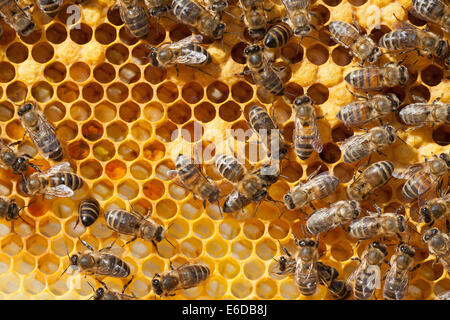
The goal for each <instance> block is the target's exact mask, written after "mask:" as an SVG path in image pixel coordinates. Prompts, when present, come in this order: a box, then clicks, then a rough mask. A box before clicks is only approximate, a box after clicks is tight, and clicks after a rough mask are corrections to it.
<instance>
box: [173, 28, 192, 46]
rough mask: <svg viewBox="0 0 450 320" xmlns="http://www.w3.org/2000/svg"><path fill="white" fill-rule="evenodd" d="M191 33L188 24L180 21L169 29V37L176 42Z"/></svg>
mask: <svg viewBox="0 0 450 320" xmlns="http://www.w3.org/2000/svg"><path fill="white" fill-rule="evenodd" d="M191 33H192V32H191V30H190V29H189V27H188V26H186V25H184V24H181V23H179V24H176V25H174V26H173V28H172V29H171V30H170V31H169V37H170V40H171V41H172V42H176V41H180V40H181V39H184V38H187V37H189V36H190V35H191Z"/></svg>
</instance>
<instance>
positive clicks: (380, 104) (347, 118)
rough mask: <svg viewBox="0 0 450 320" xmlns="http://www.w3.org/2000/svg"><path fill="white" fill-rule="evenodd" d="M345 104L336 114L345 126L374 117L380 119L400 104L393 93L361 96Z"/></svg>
mask: <svg viewBox="0 0 450 320" xmlns="http://www.w3.org/2000/svg"><path fill="white" fill-rule="evenodd" d="M357 97H360V98H362V99H364V100H358V101H354V102H351V103H349V104H347V105H345V106H344V107H343V108H342V109H341V110H339V112H338V113H337V114H336V118H338V119H339V120H340V121H342V122H343V123H344V124H345V125H346V126H347V127H360V126H362V125H364V124H367V123H369V122H371V121H373V120H374V119H378V120H380V118H381V117H383V116H386V115H388V114H390V113H392V112H396V111H397V108H398V106H399V105H400V100H398V98H397V96H396V95H395V94H393V93H387V94H377V95H375V96H373V97H372V96H370V95H369V96H368V98H367V97H362V96H357Z"/></svg>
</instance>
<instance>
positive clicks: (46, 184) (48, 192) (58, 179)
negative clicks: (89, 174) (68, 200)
mask: <svg viewBox="0 0 450 320" xmlns="http://www.w3.org/2000/svg"><path fill="white" fill-rule="evenodd" d="M69 170H70V164H69V163H68V162H62V163H59V164H57V165H54V166H52V167H50V168H49V169H48V170H46V171H43V172H35V173H33V174H31V175H30V176H29V177H28V179H27V180H23V181H22V190H23V192H24V193H25V194H26V195H27V196H35V195H40V194H42V195H44V196H45V197H46V198H48V199H51V198H52V197H63V198H65V197H71V196H73V194H74V191H76V190H78V189H80V188H81V187H82V186H83V184H84V182H83V180H82V179H81V178H80V177H79V176H78V175H76V174H75V173H72V172H70V171H69Z"/></svg>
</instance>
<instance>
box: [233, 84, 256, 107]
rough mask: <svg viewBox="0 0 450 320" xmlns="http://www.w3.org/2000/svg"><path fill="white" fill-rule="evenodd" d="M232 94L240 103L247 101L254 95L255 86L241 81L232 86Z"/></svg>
mask: <svg viewBox="0 0 450 320" xmlns="http://www.w3.org/2000/svg"><path fill="white" fill-rule="evenodd" d="M231 96H232V97H233V99H234V100H236V101H237V102H239V103H245V102H247V101H249V100H250V99H251V98H252V97H253V88H252V87H251V86H250V85H249V84H247V83H246V82H244V81H239V82H237V83H235V84H233V86H232V87H231Z"/></svg>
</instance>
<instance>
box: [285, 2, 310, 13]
mask: <svg viewBox="0 0 450 320" xmlns="http://www.w3.org/2000/svg"><path fill="white" fill-rule="evenodd" d="M282 2H283V5H284V6H285V7H286V11H291V10H293V9H307V8H309V0H297V1H290V0H282Z"/></svg>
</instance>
